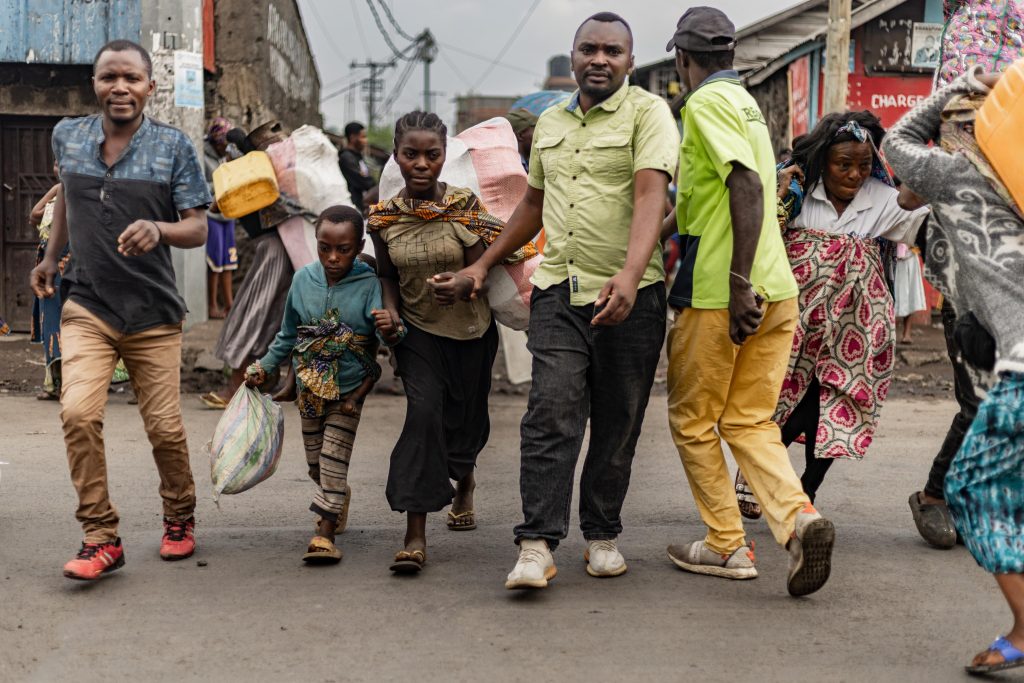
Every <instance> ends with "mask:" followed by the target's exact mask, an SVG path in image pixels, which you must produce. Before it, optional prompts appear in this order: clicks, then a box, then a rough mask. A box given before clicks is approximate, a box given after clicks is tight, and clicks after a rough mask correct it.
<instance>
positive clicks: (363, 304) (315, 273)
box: [259, 260, 383, 394]
mask: <svg viewBox="0 0 1024 683" xmlns="http://www.w3.org/2000/svg"><path fill="white" fill-rule="evenodd" d="M375 308H378V309H379V308H383V305H382V303H381V293H380V281H379V280H378V279H377V275H376V274H375V273H374V272H373V269H372V268H371V267H370V266H368V265H367V264H365V263H363V262H362V261H359V260H357V261H356V262H355V263H354V264H353V265H352V270H350V271H349V273H348V275H346V276H345V277H344V278H342V279H341V280H340V281H339V282H338V283H336V284H335V285H334V286H332V287H328V286H327V276H326V274H325V273H324V268H323V266H322V265H321V264H320V262H319V261H314V262H313V263H310V264H309V265H307V266H305V267H303V268H302V269H301V270H299V271H298V272H296V273H295V277H293V278H292V285H291V288H290V289H289V290H288V300H287V302H286V303H285V306H284V318H283V319H282V320H281V331H280V332H278V333H277V336H276V337H275V338H274V341H273V343H272V344H271V345H270V349H269V350H268V351H267V354H266V355H265V356H263V358H261V359H260V361H259V363H260V365H261V366H262V367H263V369H264V370H266V371H268V372H269V371H271V370H273V369H274V368H276V367H278V366H279V365H280V364H281V363H282V362H284V360H285V358H287V357H288V355H289V354H291V353H292V351H293V350H294V349H295V345H296V343H297V340H298V333H299V331H298V328H299V327H300V326H312V325H317V324H318V323H320V322H321V321H322V320H323V319H324V317H325V315H326V314H327V313H328V311H331V310H332V309H335V310H337V312H338V316H337V319H338V321H340V322H341V323H343V324H345V325H347V326H348V327H350V328H352V331H353V332H354V333H355V334H357V335H361V336H363V337H370V338H371V339H374V337H375V335H376V332H377V329H376V326H375V324H374V318H373V314H372V313H371V311H373V309H375ZM374 341H376V339H374ZM371 353H372V349H371ZM292 363H293V364H294V365H295V369H296V371H298V370H299V369H300V361H299V354H298V353H296V354H295V356H294V357H293V360H292ZM336 367H337V368H338V372H337V376H336V377H335V378H334V382H336V383H337V387H338V389H339V390H340V392H341V393H342V394H346V393H348V392H350V391H352V390H354V389H356V388H357V387H358V386H359V385H360V384H362V382H363V379H364V378H365V377H366V375H367V374H368V370H367V368H366V365H365V364H364V363H362V362H360V360H359V358H358V357H357V356H356V355H355V354H354V353H352V352H351V351H345V352H344V353H343V354H342V356H341V358H340V359H338V361H337V363H336ZM302 388H303V386H302V381H301V379H300V380H299V389H300V390H301V389H302Z"/></svg>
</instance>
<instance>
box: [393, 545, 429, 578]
mask: <svg viewBox="0 0 1024 683" xmlns="http://www.w3.org/2000/svg"><path fill="white" fill-rule="evenodd" d="M426 563H427V554H426V553H425V552H423V551H422V550H399V551H398V552H397V553H395V561H394V562H392V563H391V571H393V572H394V573H396V574H415V573H417V572H419V571H420V570H421V569H423V565H424V564H426Z"/></svg>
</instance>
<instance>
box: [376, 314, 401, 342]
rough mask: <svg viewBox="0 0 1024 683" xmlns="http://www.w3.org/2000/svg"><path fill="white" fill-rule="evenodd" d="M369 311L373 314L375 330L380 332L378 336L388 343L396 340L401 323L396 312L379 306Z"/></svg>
mask: <svg viewBox="0 0 1024 683" xmlns="http://www.w3.org/2000/svg"><path fill="white" fill-rule="evenodd" d="M371 313H372V314H373V322H374V325H376V326H377V331H378V332H380V336H381V337H382V338H383V339H384V341H385V342H386V343H387V344H389V345H391V344H395V343H396V342H398V341H399V339H400V336H399V335H400V333H401V329H402V323H401V322H400V320H399V318H398V316H397V314H395V313H394V312H392V311H388V310H384V309H380V308H375V309H374V310H372V311H371Z"/></svg>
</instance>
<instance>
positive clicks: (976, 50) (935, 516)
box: [908, 0, 1024, 550]
mask: <svg viewBox="0 0 1024 683" xmlns="http://www.w3.org/2000/svg"><path fill="white" fill-rule="evenodd" d="M943 12H944V17H945V20H946V27H945V30H944V31H943V34H942V35H943V40H942V44H941V45H940V46H939V49H940V62H939V68H938V69H937V70H936V85H937V86H938V87H943V86H945V85H948V84H950V83H951V82H953V80H954V79H955V78H957V77H958V76H960V75H962V74H964V73H966V72H967V71H968V70H969V69H970V68H971V67H973V66H975V65H980V66H982V67H983V68H984V69H985V70H986V71H989V72H994V73H998V72H1001V71H1003V70H1004V69H1005V68H1006V67H1007V66H1009V65H1010V64H1012V63H1013V62H1014V61H1016V60H1017V59H1020V58H1021V57H1024V2H1021V0H975V1H974V2H970V1H969V0H944V2H943ZM925 248H927V245H926V247H925ZM956 321H957V314H956V311H954V310H953V305H952V304H951V303H950V302H949V299H948V297H946V298H944V299H943V301H942V329H943V332H944V334H945V337H946V351H947V353H948V355H949V362H950V364H951V365H952V366H953V395H954V396H955V397H956V402H957V405H958V406H959V410H958V411H957V413H956V415H954V416H953V420H952V422H951V423H950V425H949V431H948V432H946V438H945V439H944V440H943V442H942V446H940V447H939V452H938V453H936V454H935V458H934V460H933V461H932V466H931V468H930V470H929V472H928V478H927V480H926V481H925V485H924V488H922V489H921V490H919V491H914V492H913V493H911V494H910V500H909V501H908V502H909V504H910V512H911V515H912V516H913V518H914V525H915V526H916V527H917V532H918V533H919V534H920V535H921V538H923V539H924V540H925V541H926V542H927V543H928V544H929V545H930V546H932V547H933V548H939V549H943V550H945V549H949V548H952V547H954V546H955V545H956V542H957V533H956V528H955V527H954V525H953V518H952V516H951V515H950V514H949V508H948V507H947V506H946V500H945V493H944V482H945V479H946V472H947V471H948V470H949V465H950V463H951V462H952V461H953V457H954V456H955V455H956V453H957V451H958V450H960V444H962V443H963V440H964V435H965V434H966V433H967V429H968V428H969V427H970V426H971V423H972V422H973V421H974V416H975V415H977V413H978V404H979V402H980V401H981V399H980V398H979V397H978V395H977V392H975V390H974V384H973V381H972V380H971V375H970V373H969V372H968V370H967V367H966V366H965V365H964V363H963V361H962V360H961V358H960V346H959V344H958V342H957V340H956V334H955V330H956Z"/></svg>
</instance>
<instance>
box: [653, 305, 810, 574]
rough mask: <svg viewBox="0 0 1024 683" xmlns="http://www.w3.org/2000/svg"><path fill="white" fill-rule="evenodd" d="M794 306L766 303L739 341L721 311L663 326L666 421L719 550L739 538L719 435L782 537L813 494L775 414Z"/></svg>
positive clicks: (686, 315)
mask: <svg viewBox="0 0 1024 683" xmlns="http://www.w3.org/2000/svg"><path fill="white" fill-rule="evenodd" d="M797 310H798V308H797V301H796V299H795V298H794V299H787V300H785V301H778V302H775V303H770V304H767V306H766V307H765V310H764V318H763V319H762V322H761V327H760V328H758V331H757V332H756V333H755V334H754V335H753V336H751V337H749V338H748V339H747V340H746V342H744V344H743V345H742V346H736V345H735V344H733V343H732V341H731V340H730V339H729V311H728V310H725V309H721V310H707V309H695V308H686V309H683V311H682V312H681V313H680V314H679V316H678V317H677V318H676V322H675V325H673V326H672V329H671V330H670V331H669V336H668V354H669V371H668V390H669V397H668V405H669V427H670V428H671V430H672V438H673V439H674V440H675V444H676V447H677V448H678V449H679V457H680V458H681V459H682V461H683V468H684V469H685V470H686V478H687V479H688V480H689V482H690V489H691V490H692V492H693V498H694V500H695V501H696V503H697V509H698V510H699V511H700V516H701V519H703V520H704V523H705V524H706V525H707V527H708V533H707V538H706V539H705V543H706V544H707V546H708V547H709V548H710V549H712V550H714V551H715V552H717V553H721V554H723V555H724V554H729V553H731V552H733V551H734V550H736V549H737V548H739V547H740V546H742V545H743V544H744V533H743V521H742V518H741V517H740V510H739V505H738V504H737V502H736V493H735V490H734V487H733V480H732V478H731V477H730V476H729V469H728V467H727V466H726V463H725V454H724V453H723V451H722V444H721V441H722V440H723V439H724V440H725V442H726V443H727V444H729V448H730V450H731V451H732V454H733V457H734V458H735V459H736V463H737V465H739V468H740V471H741V472H743V478H744V479H746V480H747V483H748V484H749V485H750V488H751V490H752V491H753V492H754V496H755V497H756V498H757V500H758V502H759V503H760V504H761V509H762V510H763V511H764V516H765V520H766V521H767V522H768V526H769V528H770V529H771V531H772V535H774V536H775V540H776V541H778V542H779V544H780V545H785V544H786V543H787V542H788V540H789V537H790V535H791V534H792V533H793V528H794V522H795V519H796V514H797V512H798V511H799V510H800V509H801V508H803V506H804V505H805V504H807V503H808V502H809V501H808V498H807V495H806V494H804V492H803V489H802V487H801V486H800V479H799V477H797V475H796V472H795V471H794V470H793V466H792V464H790V461H789V454H788V452H787V451H786V447H785V446H783V445H782V439H781V435H780V432H779V427H778V425H776V424H775V422H773V421H772V415H773V414H774V413H775V406H776V404H777V403H778V400H779V391H780V390H781V388H782V380H783V379H784V378H785V373H786V367H787V365H788V363H789V354H790V350H791V349H792V345H793V330H794V329H795V328H796V322H797ZM716 428H717V433H716V431H715V430H716Z"/></svg>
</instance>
